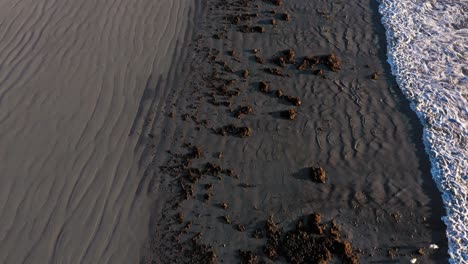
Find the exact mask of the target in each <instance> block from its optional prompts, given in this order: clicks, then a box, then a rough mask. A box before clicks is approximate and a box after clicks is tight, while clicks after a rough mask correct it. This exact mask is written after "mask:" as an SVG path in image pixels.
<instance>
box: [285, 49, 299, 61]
mask: <svg viewBox="0 0 468 264" xmlns="http://www.w3.org/2000/svg"><path fill="white" fill-rule="evenodd" d="M284 56H285V57H286V62H287V63H294V60H295V59H296V53H295V52H294V51H293V50H291V49H289V50H286V51H284Z"/></svg>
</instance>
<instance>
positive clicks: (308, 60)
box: [297, 57, 320, 71]
mask: <svg viewBox="0 0 468 264" xmlns="http://www.w3.org/2000/svg"><path fill="white" fill-rule="evenodd" d="M319 63H320V59H319V58H317V57H305V58H304V59H303V60H302V63H301V64H300V65H299V66H298V67H297V69H298V70H301V71H303V70H306V69H307V68H312V67H315V66H317V65H318V64H319Z"/></svg>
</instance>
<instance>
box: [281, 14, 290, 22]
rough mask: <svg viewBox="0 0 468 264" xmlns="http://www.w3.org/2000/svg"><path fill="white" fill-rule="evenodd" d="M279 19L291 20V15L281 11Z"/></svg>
mask: <svg viewBox="0 0 468 264" xmlns="http://www.w3.org/2000/svg"><path fill="white" fill-rule="evenodd" d="M279 17H280V19H281V20H284V21H290V20H291V15H289V14H288V13H282V14H280V16H279Z"/></svg>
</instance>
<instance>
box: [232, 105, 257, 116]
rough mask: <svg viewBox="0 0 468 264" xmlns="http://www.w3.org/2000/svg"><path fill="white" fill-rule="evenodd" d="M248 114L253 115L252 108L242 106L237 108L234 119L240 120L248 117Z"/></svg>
mask: <svg viewBox="0 0 468 264" xmlns="http://www.w3.org/2000/svg"><path fill="white" fill-rule="evenodd" d="M250 113H253V108H252V107H251V106H248V105H244V106H239V108H238V109H237V110H236V112H235V114H234V116H235V117H236V118H241V117H242V116H244V115H248V114H250Z"/></svg>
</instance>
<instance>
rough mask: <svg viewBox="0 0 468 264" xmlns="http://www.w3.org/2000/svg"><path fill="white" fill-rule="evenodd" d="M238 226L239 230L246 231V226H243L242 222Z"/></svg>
mask: <svg viewBox="0 0 468 264" xmlns="http://www.w3.org/2000/svg"><path fill="white" fill-rule="evenodd" d="M236 228H237V231H239V232H245V226H243V225H242V224H238V225H237V226H236Z"/></svg>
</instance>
